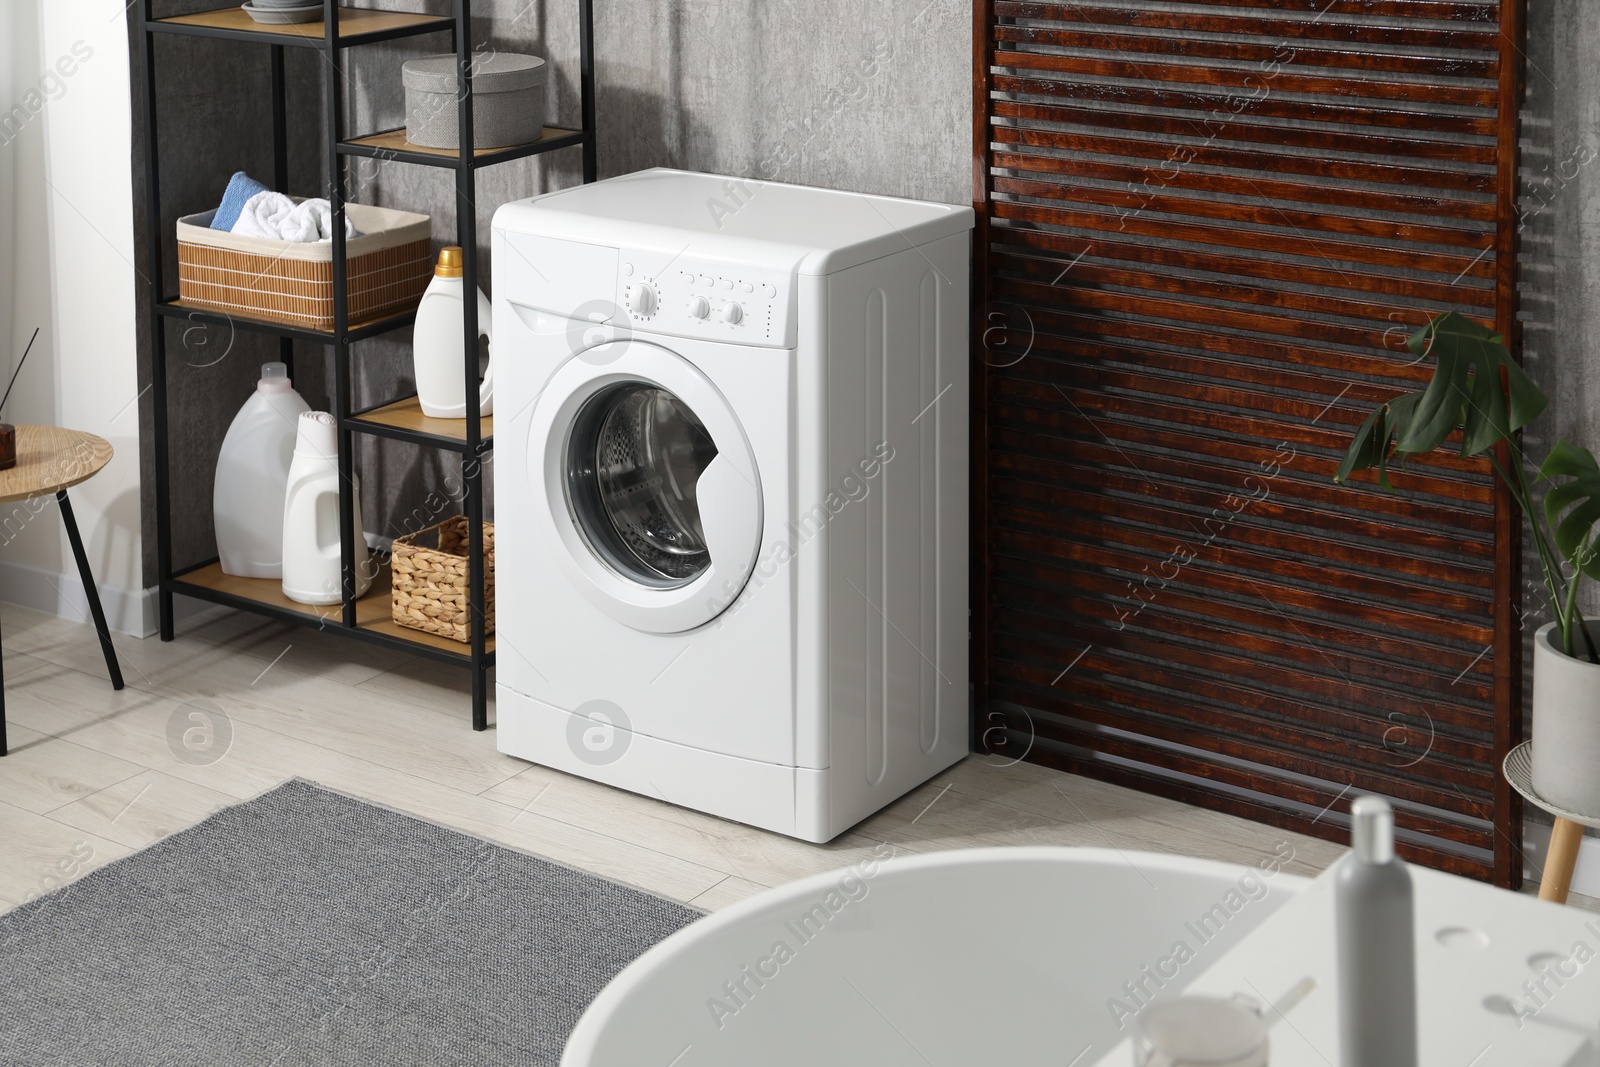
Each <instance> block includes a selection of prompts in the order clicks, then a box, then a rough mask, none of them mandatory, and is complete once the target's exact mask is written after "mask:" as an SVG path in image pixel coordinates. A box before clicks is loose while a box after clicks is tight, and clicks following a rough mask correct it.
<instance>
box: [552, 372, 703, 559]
mask: <svg viewBox="0 0 1600 1067" xmlns="http://www.w3.org/2000/svg"><path fill="white" fill-rule="evenodd" d="M716 455H717V446H716V443H715V442H713V441H712V439H711V435H710V434H709V433H707V432H706V428H705V425H704V424H703V423H702V422H701V421H700V419H699V418H698V417H696V415H695V413H694V412H693V411H692V410H690V408H689V406H688V405H687V404H685V403H684V402H683V401H682V400H680V399H679V398H678V397H676V396H674V395H673V394H672V393H670V392H668V391H667V390H666V389H663V388H661V387H660V386H658V385H652V384H649V383H646V382H625V383H622V384H620V385H614V386H611V387H609V388H607V389H603V390H601V391H600V392H598V393H596V394H595V395H594V396H592V397H590V398H589V400H588V401H587V402H586V403H585V404H584V405H583V407H582V409H580V411H579V412H578V415H577V417H576V418H575V419H574V420H573V422H572V431H571V435H570V436H569V438H568V442H567V449H566V464H565V465H566V474H567V478H566V484H567V506H568V508H569V510H570V511H571V512H572V517H573V519H574V521H575V522H576V524H577V526H578V529H579V530H580V531H582V533H583V538H584V540H585V541H586V542H587V543H588V545H589V548H590V550H591V551H593V552H594V554H595V555H596V556H598V557H599V558H600V559H601V560H602V561H603V562H604V563H605V564H606V565H607V566H609V567H610V568H611V569H612V570H614V571H616V572H617V573H618V574H619V575H621V576H623V577H624V578H627V579H630V580H632V581H635V582H638V583H640V584H642V585H647V586H651V587H655V588H661V589H671V588H676V587H677V586H681V585H686V584H688V583H689V582H692V581H694V580H695V579H696V578H698V577H699V576H700V575H701V574H703V573H704V572H705V571H706V569H707V568H708V567H709V566H710V565H711V554H710V551H709V550H708V548H707V547H706V534H705V529H704V526H703V525H702V523H701V517H700V503H699V500H698V497H697V488H698V484H699V481H700V476H701V475H702V474H703V473H704V472H705V470H706V467H707V466H709V465H710V463H711V461H712V460H713V459H715V458H716Z"/></svg>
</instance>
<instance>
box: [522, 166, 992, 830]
mask: <svg viewBox="0 0 1600 1067" xmlns="http://www.w3.org/2000/svg"><path fill="white" fill-rule="evenodd" d="M971 226H972V212H971V211H970V209H967V208H961V207H950V206H945V205H938V204H926V203H918V202H913V201H907V200H898V199H894V198H889V197H880V196H864V195H858V194H852V193H844V192H834V191H826V190H819V189H810V188H804V187H799V186H793V185H785V184H781V183H775V182H760V181H752V180H747V179H736V178H725V177H717V176H712V175H705V174H694V173H685V172H681V171H673V170H650V171H644V172H641V173H637V174H630V175H626V176H623V177H619V178H614V179H610V180H607V181H602V182H597V183H594V184H590V185H584V186H579V187H576V188H572V189H567V190H563V191H560V192H556V193H551V194H549V195H546V196H540V197H535V198H533V199H530V200H522V201H517V202H514V203H510V204H507V205H505V206H503V207H501V208H500V209H499V210H498V211H497V212H496V213H495V217H494V224H493V235H492V241H493V255H494V260H493V278H494V326H495V337H494V350H495V376H496V392H497V394H498V395H497V396H496V398H495V420H496V423H497V425H496V427H495V435H496V442H495V465H494V489H495V512H496V514H495V519H496V523H495V539H496V546H495V555H496V571H497V573H496V634H495V639H496V671H497V680H496V687H497V688H496V708H497V719H498V723H497V728H498V743H499V747H500V750H501V751H502V752H505V753H508V754H510V755H513V756H517V757H520V758H522V759H526V760H530V761H532V762H534V763H539V764H543V765H545V766H548V767H553V768H556V769H558V770H561V771H566V772H569V773H572V774H577V775H582V776H584V777H586V778H590V779H594V780H595V781H599V782H604V783H607V784H609V785H613V786H617V787H619V788H622V789H628V790H632V791H634V792H637V793H641V794H645V795H647V796H652V797H656V798H659V799H662V800H665V801H668V802H671V803H673V804H678V805H682V806H685V807H688V808H693V809H697V810H699V811H703V812H709V813H711V814H713V815H718V816H722V817H725V818H728V819H733V820H737V821H739V822H743V823H748V824H750V825H753V826H759V827H764V828H766V829H769V830H774V831H778V832H780V833H784V834H788V835H791V836H794V837H798V838H803V839H805V840H808V841H818V842H820V841H827V840H829V839H831V838H833V837H835V836H836V835H838V834H839V833H841V832H842V831H844V830H846V829H848V828H849V827H850V826H852V825H853V824H855V823H856V822H858V821H860V820H861V819H863V818H865V817H866V816H867V815H870V814H871V813H873V812H874V811H876V810H878V809H879V808H881V807H882V806H884V805H885V804H887V803H889V802H890V801H892V800H894V799H895V798H897V797H899V796H901V795H902V794H904V793H905V792H907V791H908V790H910V789H912V788H913V787H915V786H917V785H918V784H920V783H922V782H924V781H926V780H927V779H928V778H929V777H931V776H932V775H934V774H936V773H938V772H939V771H940V770H942V769H943V768H945V767H947V766H949V765H950V764H952V763H954V762H955V761H956V760H958V759H960V758H961V756H962V755H963V754H964V753H965V752H966V751H967V737H968V686H967V627H968V611H967V569H968V564H967V546H968V536H967V456H968V446H967V435H968V415H967V407H968V374H969V370H968V358H967V338H968V332H967V306H968V262H969V255H970V229H971Z"/></svg>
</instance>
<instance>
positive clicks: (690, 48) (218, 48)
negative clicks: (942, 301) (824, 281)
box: [130, 0, 971, 582]
mask: <svg viewBox="0 0 1600 1067" xmlns="http://www.w3.org/2000/svg"><path fill="white" fill-rule="evenodd" d="M153 2H154V5H155V14H156V15H157V16H164V15H170V14H177V13H180V12H183V11H190V10H200V9H205V8H209V7H214V6H215V4H214V0H167V2H163V0H153ZM383 6H384V7H386V8H391V9H397V8H405V9H410V10H417V11H431V12H436V13H444V12H448V11H449V10H450V4H449V3H447V2H442V0H411V2H409V3H407V2H395V0H390V2H387V3H385V4H384V5H383ZM474 23H475V29H474V40H475V44H476V45H477V46H478V47H480V48H481V47H484V46H492V47H494V48H495V49H497V50H499V51H503V52H529V53H532V54H535V55H540V56H544V57H546V58H547V59H548V60H549V61H550V62H551V63H552V65H553V68H554V72H553V75H552V77H551V79H550V82H551V84H550V94H549V102H548V108H549V116H548V118H549V121H551V122H553V123H558V124H563V125H576V124H577V122H578V83H577V77H578V72H577V19H576V4H575V3H571V2H567V0H479V2H478V3H476V4H474ZM130 37H132V39H133V42H134V43H136V44H137V37H134V36H133V35H132V34H130ZM423 40H426V41H428V42H429V43H427V44H424V43H420V42H396V43H394V44H392V45H384V46H376V47H371V48H365V49H360V50H356V51H354V52H351V53H349V55H350V56H351V58H352V60H353V62H352V65H351V69H350V71H349V79H348V81H347V83H346V89H345V95H346V99H347V101H348V104H349V106H348V109H347V112H348V113H347V125H346V128H347V130H358V131H363V132H365V131H370V130H376V129H384V128H388V127H391V126H397V125H401V124H402V123H403V122H404V105H403V96H402V93H401V90H400V75H399V68H400V64H401V63H402V62H404V60H405V59H406V58H409V57H410V56H413V55H420V54H425V53H426V52H429V51H439V50H442V49H443V48H444V47H446V39H445V38H443V37H440V38H427V39H423ZM595 41H596V55H597V64H596V67H597V83H598V94H597V99H598V121H599V129H600V138H599V145H600V150H599V159H600V174H601V177H606V176H608V175H614V174H623V173H627V172H629V171H632V170H637V169H640V168H643V167H652V166H673V167H682V168H686V169H692V170H704V171H712V172H721V173H728V174H733V175H738V176H742V177H763V178H771V179H776V180H780V181H791V182H798V183H802V184H808V185H822V186H829V187H834V188H841V189H850V190H855V191H860V192H874V193H887V194H891V195H896V196H909V197H919V198H924V199H931V200H941V201H946V202H950V203H961V202H964V201H966V200H967V199H968V197H969V190H970V173H971V172H970V168H969V164H968V159H969V155H970V143H971V132H970V128H971V127H970V84H971V61H970V56H969V48H970V9H969V7H968V6H967V5H965V4H962V3H960V2H959V0H931V2H930V0H755V2H750V0H652V2H646V3H643V4H640V3H625V2H623V0H596V2H595ZM157 44H158V46H159V47H158V52H157V70H158V75H159V77H158V84H159V90H158V92H159V98H160V112H159V115H158V125H159V128H160V129H161V131H162V137H161V168H162V174H161V182H162V184H161V191H162V202H163V205H164V211H163V218H162V220H161V232H162V233H163V234H167V235H170V233H171V227H172V220H173V219H174V218H175V217H176V216H177V215H178V214H186V213H189V212H192V211H200V210H205V209H207V208H209V207H212V206H214V205H215V202H216V200H217V199H218V198H219V197H220V195H221V191H222V188H223V186H224V184H225V183H226V180H227V176H228V175H229V174H230V173H232V172H233V171H234V170H236V169H240V168H243V169H246V170H249V171H250V172H251V173H252V174H254V175H256V176H257V177H260V178H263V179H270V177H271V139H270V137H271V113H270V110H269V104H268V95H269V94H268V85H269V82H268V72H267V63H266V50H265V49H262V48H259V47H255V46H248V45H233V44H227V43H223V42H212V41H199V40H194V39H173V38H163V39H160V40H158V42H157ZM321 63H322V60H321V58H320V57H319V56H318V55H317V54H316V53H313V52H310V51H309V50H297V49H290V50H288V61H287V70H288V77H289V81H290V84H291V86H292V94H291V95H292V99H293V102H292V104H291V111H292V113H293V114H294V116H295V117H294V120H293V122H292V124H291V125H292V127H293V129H294V132H293V134H292V136H291V146H290V157H291V182H290V188H289V189H288V190H287V191H288V192H291V193H295V194H301V195H316V194H319V193H320V192H321V191H322V189H323V183H322V179H321V173H322V157H321V147H320V143H319V142H320V136H319V132H318V131H319V130H320V128H321V125H320V124H321V112H320V110H319V109H320V100H321V95H320V86H321V78H322V69H323V68H322V67H321ZM134 77H135V101H136V110H137V106H138V105H137V101H138V100H139V98H140V95H141V84H140V82H139V81H138V74H137V71H135V75H134ZM136 117H137V116H136ZM134 167H135V186H136V188H135V200H136V212H137V217H138V219H139V226H140V227H141V228H142V226H143V215H144V212H143V205H144V191H143V163H142V160H140V159H135V160H134ZM347 175H348V180H349V182H350V183H351V185H350V193H349V195H350V197H351V199H353V200H356V201H358V202H364V203H379V204H385V205H389V206H394V207H402V208H405V209H407V210H413V211H422V212H425V213H427V214H429V215H431V216H433V218H434V219H435V225H434V238H435V240H436V241H437V242H439V243H441V244H442V243H453V242H454V241H455V205H454V199H455V197H454V187H453V184H452V182H453V177H452V176H451V175H450V174H449V173H448V172H445V171H439V170H433V169H425V168H416V167H410V166H406V165H403V164H398V163H387V164H383V165H376V164H373V163H363V164H356V165H353V166H352V168H351V169H350V170H349V171H348V172H347ZM578 176H579V172H578V154H577V152H576V151H575V150H572V151H567V152H564V153H560V154H558V155H555V156H551V157H546V158H541V159H530V160H525V161H519V162H516V163H511V164H506V165H504V166H502V167H497V168H493V169H490V170H487V171H484V172H483V173H482V174H480V175H479V178H478V184H477V198H476V201H477V202H476V221H477V225H478V232H479V242H480V245H482V246H483V248H484V254H483V255H482V257H481V258H480V261H479V265H480V270H481V271H482V273H483V277H484V279H485V281H486V284H485V288H486V289H489V288H491V287H490V286H489V285H488V284H487V279H488V278H489V274H490V271H491V269H492V264H491V263H490V261H489V256H488V247H487V246H488V225H489V220H490V218H491V217H492V215H493V213H494V209H495V208H496V207H497V206H499V205H500V204H502V203H504V202H506V201H508V200H515V199H519V198H521V197H525V196H531V195H533V194H535V193H538V192H543V191H546V190H549V189H554V188H560V187H562V186H564V185H569V184H572V183H574V182H576V181H577V180H578ZM164 243H165V244H166V246H167V248H166V253H167V267H166V277H167V279H168V286H169V290H175V288H176V261H175V255H176V253H175V251H174V249H173V248H172V242H171V238H170V236H168V237H167V238H166V239H165V242H164ZM141 336H142V338H143V339H144V342H143V345H142V351H143V363H144V366H143V367H142V368H141V380H142V381H148V380H149V368H148V361H149V351H148V347H149V346H148V327H146V328H145V329H144V330H143V331H142V335H141ZM408 341H409V338H408V337H407V336H406V335H405V334H398V335H395V337H394V339H392V340H386V341H373V342H367V343H363V344H362V345H360V346H358V348H357V358H356V360H355V363H354V366H355V380H356V389H357V401H358V403H362V404H364V403H378V402H381V401H384V400H387V399H390V398H392V397H399V396H403V395H405V394H406V393H408V392H411V391H412V389H411V385H410V369H409V362H410V358H409V345H408ZM168 346H169V350H171V351H172V352H173V353H174V356H173V357H172V359H171V361H170V363H169V368H170V370H169V374H170V376H171V395H172V400H171V412H172V414H171V417H172V419H173V423H174V426H176V427H178V429H176V430H175V431H174V434H173V437H174V451H173V460H172V462H173V470H174V486H173V510H174V515H175V537H174V544H175V549H174V560H175V563H177V565H179V566H182V565H184V564H185V563H187V562H192V561H194V560H198V559H201V558H205V557H207V556H209V555H211V554H212V553H213V551H214V549H213V547H212V540H211V521H212V520H211V507H210V499H211V489H212V468H213V466H214V463H215V456H216V450H217V447H218V446H219V445H220V443H221V440H222V434H223V432H224V431H225V430H226V428H227V424H228V422H229V420H230V419H231V418H232V417H233V414H234V412H235V411H237V409H238V407H239V405H240V404H241V403H242V402H243V401H244V399H245V398H246V397H247V396H248V395H249V391H250V388H251V383H252V382H253V381H254V379H255V377H256V374H257V371H258V368H259V365H260V364H261V363H262V362H263V361H265V360H268V359H274V358H276V352H277V347H276V343H275V342H270V341H265V340H263V339H262V338H259V337H256V336H253V335H247V334H244V333H242V332H239V333H233V332H231V331H226V330H219V329H211V330H206V329H200V328H197V327H186V326H183V325H181V324H180V325H175V326H173V327H171V328H170V330H169V334H168ZM223 353H226V354H225V355H223ZM219 357H220V358H219ZM295 359H296V385H297V387H298V388H300V390H301V391H302V393H304V394H305V396H306V399H307V400H308V401H310V402H311V403H312V405H313V406H325V405H326V403H327V395H328V390H329V388H330V387H331V377H330V375H331V364H330V363H329V357H328V356H327V355H326V353H325V351H324V350H322V349H320V348H318V347H316V346H303V345H302V346H297V347H296V353H295ZM143 414H144V426H145V428H146V429H145V443H146V446H147V447H146V448H145V466H146V471H145V477H144V487H145V488H144V492H145V498H146V503H145V527H146V529H145V535H146V536H145V546H146V581H147V582H150V581H153V580H154V559H155V556H154V553H155V537H154V525H153V522H154V520H153V491H154V490H153V485H154V479H153V473H152V471H151V470H150V459H149V453H150V450H149V448H148V444H149V435H148V427H149V414H150V412H149V404H148V401H147V402H146V403H145V410H144V413H143ZM445 462H447V460H446V459H445V458H443V457H440V456H438V455H436V454H432V453H428V452H425V451H421V450H415V449H412V448H410V447H409V446H405V445H400V444H398V443H393V442H377V441H373V440H370V439H363V440H362V441H361V442H360V446H359V450H358V452H357V455H356V466H357V470H358V472H360V473H361V475H362V477H363V479H364V482H365V484H364V487H363V489H364V492H363V498H364V500H363V509H364V511H365V519H366V523H365V524H366V526H367V528H368V529H369V530H370V531H373V532H376V533H379V534H382V535H385V536H394V535H395V534H398V533H403V532H405V529H406V526H405V524H406V521H407V519H406V516H408V515H409V514H410V513H411V510H412V508H413V507H414V506H415V504H416V503H417V502H418V501H419V500H420V499H421V498H422V496H423V495H425V492H426V490H427V489H429V488H431V487H433V486H435V485H437V484H438V482H439V481H440V479H441V477H442V475H443V474H444V468H443V466H442V464H444V463H445Z"/></svg>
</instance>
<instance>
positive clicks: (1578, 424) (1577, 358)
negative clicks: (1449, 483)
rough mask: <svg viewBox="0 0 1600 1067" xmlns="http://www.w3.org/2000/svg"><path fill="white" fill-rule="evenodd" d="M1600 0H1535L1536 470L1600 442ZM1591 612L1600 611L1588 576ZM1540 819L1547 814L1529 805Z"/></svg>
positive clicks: (1528, 246) (1528, 572) (1529, 323)
mask: <svg viewBox="0 0 1600 1067" xmlns="http://www.w3.org/2000/svg"><path fill="white" fill-rule="evenodd" d="M1597 55H1600V4H1596V3H1594V2H1593V0H1535V2H1534V3H1530V4H1529V5H1528V42H1527V95H1526V99H1525V104H1524V108H1523V116H1522V139H1521V143H1522V153H1523V156H1522V176H1523V181H1522V190H1521V197H1520V203H1519V211H1520V215H1521V218H1520V224H1521V240H1522V245H1521V248H1522V255H1521V261H1520V270H1521V283H1520V284H1521V292H1520V296H1521V318H1522V324H1523V361H1524V363H1525V365H1526V366H1527V369H1528V371H1529V373H1530V374H1531V375H1532V376H1533V378H1534V380H1535V381H1536V382H1538V383H1539V385H1540V386H1541V387H1542V388H1543V389H1544V391H1545V393H1546V394H1547V395H1548V396H1549V397H1550V407H1549V409H1548V410H1547V411H1546V413H1545V415H1544V416H1543V417H1541V418H1540V420H1539V421H1538V422H1537V423H1536V424H1535V425H1534V426H1533V427H1532V428H1531V429H1530V430H1529V431H1528V432H1527V433H1525V434H1524V440H1523V444H1524V448H1525V451H1526V454H1527V457H1528V461H1529V464H1530V465H1531V466H1532V467H1534V468H1537V466H1538V464H1539V463H1540V462H1542V461H1543V459H1544V457H1545V455H1546V454H1547V453H1548V452H1549V449H1550V446H1551V445H1553V444H1554V443H1555V442H1556V440H1557V439H1559V438H1563V437H1564V438H1567V439H1568V440H1570V441H1572V442H1573V443H1575V444H1578V445H1583V446H1585V447H1587V448H1590V449H1592V450H1596V451H1600V66H1596V64H1595V56H1597ZM1588 586H1589V587H1588V590H1587V592H1586V594H1585V595H1584V598H1583V603H1584V605H1585V611H1586V612H1587V613H1588V614H1590V615H1596V614H1600V591H1597V590H1596V588H1595V584H1594V583H1588ZM1522 588H1523V612H1524V627H1523V637H1524V642H1523V648H1524V656H1523V659H1524V670H1523V676H1524V686H1523V695H1524V708H1525V709H1526V708H1528V707H1531V696H1532V692H1533V674H1532V663H1533V652H1532V643H1531V638H1532V634H1533V631H1534V630H1536V629H1537V628H1538V627H1539V626H1541V625H1543V624H1544V623H1546V622H1548V621H1550V619H1551V618H1552V612H1551V606H1550V603H1549V597H1548V595H1547V594H1546V593H1545V591H1544V585H1543V582H1542V580H1541V579H1540V572H1539V569H1538V560H1537V558H1536V556H1535V555H1534V553H1533V551H1532V549H1531V545H1529V543H1528V541H1527V539H1526V538H1524V552H1523V582H1522ZM1529 815H1530V818H1531V819H1533V820H1535V821H1548V820H1547V819H1545V818H1544V817H1543V815H1542V813H1539V812H1536V811H1531V810H1530V812H1529Z"/></svg>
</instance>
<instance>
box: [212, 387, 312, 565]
mask: <svg viewBox="0 0 1600 1067" xmlns="http://www.w3.org/2000/svg"><path fill="white" fill-rule="evenodd" d="M310 410H311V407H310V405H309V404H307V403H306V402H305V399H304V398H302V397H301V396H300V394H299V393H297V392H295V391H294V386H293V385H291V384H290V383H289V368H288V367H287V366H286V365H285V364H282V363H264V364H262V365H261V380H260V381H258V382H256V391H255V392H254V393H253V394H251V397H250V399H249V400H246V401H245V402H244V406H243V407H242V408H240V409H239V414H237V415H235V416H234V417H233V422H232V423H231V424H229V426H228V433H227V435H226V436H225V437H223V439H222V453H221V454H220V455H219V456H218V457H217V484H216V488H215V489H214V490H213V491H212V495H211V511H212V515H213V518H214V520H215V523H216V530H217V557H218V559H220V560H221V563H222V573H224V574H232V575H235V576H237V577H240V578H282V577H283V491H284V487H285V486H287V485H288V484H289V460H290V458H291V457H292V456H293V455H294V439H295V434H296V433H297V432H298V431H297V428H296V424H297V423H298V422H299V421H300V415H301V414H302V413H303V412H306V411H310Z"/></svg>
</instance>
